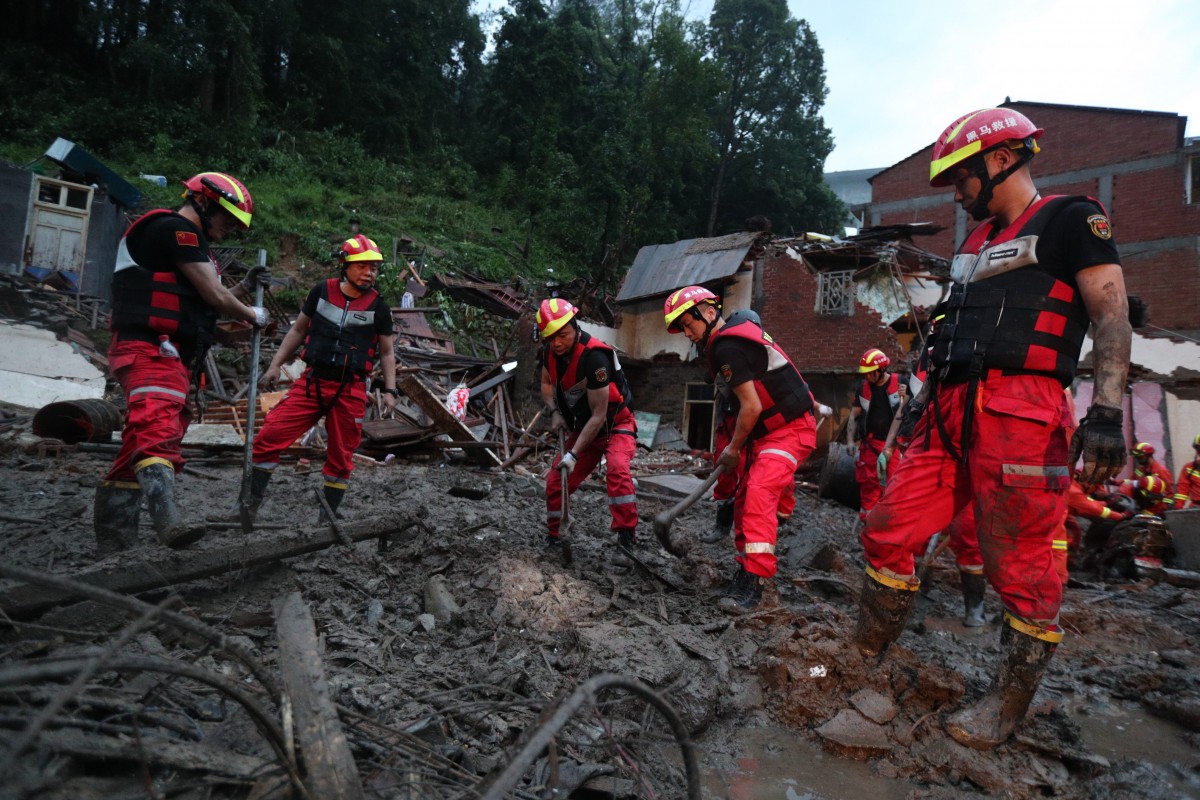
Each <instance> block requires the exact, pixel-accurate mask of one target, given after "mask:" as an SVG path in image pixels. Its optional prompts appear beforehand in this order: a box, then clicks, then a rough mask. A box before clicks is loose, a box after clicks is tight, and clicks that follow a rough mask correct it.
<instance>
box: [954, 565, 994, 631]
mask: <svg viewBox="0 0 1200 800" xmlns="http://www.w3.org/2000/svg"><path fill="white" fill-rule="evenodd" d="M958 575H959V579H960V580H961V582H962V593H963V620H962V622H963V625H965V626H966V627H968V628H982V627H983V626H984V623H985V622H986V620H985V619H984V617H983V593H984V590H985V589H986V588H987V579H986V578H984V577H983V575H982V574H978V573H975V572H967V571H965V570H959V573H958Z"/></svg>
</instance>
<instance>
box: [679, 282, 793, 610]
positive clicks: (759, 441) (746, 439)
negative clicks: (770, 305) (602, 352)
mask: <svg viewBox="0 0 1200 800" xmlns="http://www.w3.org/2000/svg"><path fill="white" fill-rule="evenodd" d="M735 317H736V315H731V316H730V320H729V321H726V320H724V319H722V317H721V312H720V308H719V301H718V299H717V296H716V295H714V294H713V293H712V292H710V291H709V290H708V289H705V288H704V287H702V286H688V287H686V288H684V289H679V290H678V291H676V292H673V293H672V294H671V295H670V296H669V297H667V300H666V303H665V304H664V306H663V318H664V320H665V322H666V324H667V331H669V332H670V333H683V334H684V335H685V336H687V338H688V340H689V341H690V342H692V343H693V344H695V345H697V347H700V348H703V350H704V355H705V360H706V362H707V366H708V375H709V378H711V379H712V381H713V382H714V384H715V385H716V387H717V390H718V391H719V392H720V393H721V394H723V395H725V394H730V393H732V394H734V395H736V396H737V400H738V414H737V422H736V424H735V426H734V430H733V435H732V437H731V438H730V441H729V444H728V445H726V446H725V449H724V450H723V451H722V453H721V455H720V456H719V457H718V458H717V463H718V464H719V465H722V466H724V467H725V468H726V469H729V470H736V469H737V468H738V464H739V461H740V460H741V459H742V457H743V456H742V451H743V450H745V459H746V464H745V467H744V471H743V473H742V478H741V481H740V483H739V485H738V491H737V499H736V500H735V501H734V513H733V516H734V521H733V525H734V546H735V548H736V550H737V555H736V556H735V558H736V560H737V562H738V564H739V570H738V573H737V576H736V577H735V579H734V582H733V584H732V585H731V587H730V591H729V596H728V597H727V598H723V600H725V601H727V602H725V603H723V604H722V605H723V606H724V607H726V608H727V610H730V611H734V612H739V611H747V610H750V609H753V608H755V607H756V606H758V605H759V603H760V602H761V601H762V596H763V588H764V583H765V582H766V581H770V580H771V579H772V578H774V576H775V572H776V570H777V564H776V559H775V544H776V534H777V532H778V525H779V520H778V517H777V516H776V512H777V510H778V509H779V503H780V497H781V495H782V494H783V493H784V492H786V491H789V490H790V487H792V485H793V482H794V480H795V478H794V474H795V472H796V469H797V468H798V467H799V466H800V464H801V463H803V462H804V460H805V459H806V458H807V457H808V455H809V453H811V452H812V450H813V448H814V447H815V446H816V440H817V435H816V423H815V420H814V418H813V411H814V408H815V405H816V404H815V402H814V400H813V397H812V393H811V392H810V391H809V389H808V384H807V383H805V382H804V378H803V376H801V375H800V372H799V371H798V370H797V369H796V367H795V366H794V365H793V364H792V362H791V359H789V358H788V356H787V354H786V353H784V352H783V349H782V348H780V347H779V345H777V344H776V343H775V341H774V340H773V339H772V338H771V337H770V336H768V335H767V334H766V333H765V332H764V331H763V329H762V328H760V327H759V326H758V325H755V324H754V323H753V322H752V321H750V320H748V319H735Z"/></svg>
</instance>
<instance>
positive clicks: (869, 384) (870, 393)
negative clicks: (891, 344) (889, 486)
mask: <svg viewBox="0 0 1200 800" xmlns="http://www.w3.org/2000/svg"><path fill="white" fill-rule="evenodd" d="M891 363H892V360H891V359H890V358H888V357H887V355H886V354H885V353H884V352H883V351H882V350H879V349H877V348H872V349H870V350H868V351H867V352H865V353H863V354H862V358H860V359H859V362H858V372H859V374H860V375H862V376H863V378H862V380H861V381H860V382H859V384H858V397H857V401H858V402H857V403H855V405H854V406H853V407H852V408H851V409H850V419H849V420H848V421H847V424H846V444H847V445H848V446H849V447H850V448H851V449H852V450H853V449H855V448H857V452H856V453H855V456H856V458H855V462H854V477H855V479H856V480H857V481H858V494H859V498H860V501H859V512H858V516H859V518H860V519H863V520H865V519H866V518H867V512H869V511H870V510H871V509H872V508H874V507H875V504H876V503H878V502H879V496H880V495H881V494H883V484H885V483H887V477H886V476H887V475H890V474H891V471H892V469H894V465H892V466H888V465H889V464H890V459H884V467H883V468H882V469H883V471H884V473H885V474H884V477H883V478H882V480H881V477H880V463H879V462H880V459H879V456H880V454H882V453H883V449H884V445H885V444H886V443H887V438H888V431H889V430H890V429H891V427H892V420H893V419H894V418H895V416H896V411H897V410H898V409H899V408H900V401H901V397H902V390H903V387H902V386H901V383H900V376H899V375H898V374H897V373H895V372H888V367H889V366H891ZM860 418H861V430H862V442H861V444H858V443H857V442H856V439H857V436H856V434H857V433H858V432H859V425H860Z"/></svg>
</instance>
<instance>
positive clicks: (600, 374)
mask: <svg viewBox="0 0 1200 800" xmlns="http://www.w3.org/2000/svg"><path fill="white" fill-rule="evenodd" d="M595 377H596V383H608V369H607V368H606V367H601V368H600V369H598V370H596V372H595Z"/></svg>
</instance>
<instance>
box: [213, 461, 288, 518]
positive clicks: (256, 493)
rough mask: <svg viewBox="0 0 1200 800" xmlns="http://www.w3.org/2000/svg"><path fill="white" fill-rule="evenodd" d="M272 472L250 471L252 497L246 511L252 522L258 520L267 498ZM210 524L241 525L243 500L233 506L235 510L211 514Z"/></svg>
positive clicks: (239, 499)
mask: <svg viewBox="0 0 1200 800" xmlns="http://www.w3.org/2000/svg"><path fill="white" fill-rule="evenodd" d="M272 474H273V473H272V470H269V469H259V468H258V467H254V468H253V469H251V470H250V497H249V498H248V502H247V503H246V511H248V512H249V514H250V522H251V523H252V524H253V522H254V521H255V520H256V519H258V509H259V508H261V507H262V504H263V498H265V497H266V496H267V484H269V483H270V482H271V475H272ZM207 519H208V521H209V522H222V523H240V522H241V521H242V500H241V498H240V497H239V498H238V499H237V501H235V502H234V504H233V509H232V510H230V511H227V512H225V513H223V514H209V515H208V517H207Z"/></svg>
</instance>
